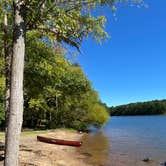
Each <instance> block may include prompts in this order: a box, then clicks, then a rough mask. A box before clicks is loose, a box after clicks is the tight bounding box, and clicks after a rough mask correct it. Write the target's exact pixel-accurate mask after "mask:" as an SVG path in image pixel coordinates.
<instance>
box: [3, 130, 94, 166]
mask: <svg viewBox="0 0 166 166" xmlns="http://www.w3.org/2000/svg"><path fill="white" fill-rule="evenodd" d="M25 133H26V132H25ZM37 135H40V136H46V137H52V138H57V139H64V140H73V141H81V140H82V137H83V135H84V133H78V132H74V131H69V130H65V129H55V130H48V131H45V132H42V131H41V132H34V133H33V132H31V133H29V134H21V138H20V152H19V165H20V166H77V165H78V166H79V165H80V166H92V165H89V164H87V163H86V162H85V159H86V156H84V155H83V154H81V153H80V152H79V149H78V148H79V147H71V146H63V145H54V144H47V143H43V142H39V141H37V139H36V136H37ZM2 141H4V140H2V139H1V142H2ZM1 155H3V151H1ZM0 166H3V161H0Z"/></svg>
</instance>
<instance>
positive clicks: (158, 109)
mask: <svg viewBox="0 0 166 166" xmlns="http://www.w3.org/2000/svg"><path fill="white" fill-rule="evenodd" d="M165 113H166V100H153V101H148V102H137V103H130V104H126V105H120V106H116V107H111V108H110V114H111V115H113V116H120V115H122V116H125V115H159V114H165Z"/></svg>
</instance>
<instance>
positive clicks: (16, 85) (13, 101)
mask: <svg viewBox="0 0 166 166" xmlns="http://www.w3.org/2000/svg"><path fill="white" fill-rule="evenodd" d="M13 8H14V31H13V55H12V68H11V88H10V92H11V95H10V114H9V122H8V130H7V146H6V151H5V164H4V165H5V166H18V155H19V139H20V133H21V127H22V119H23V72H24V55H25V33H26V26H25V19H24V18H25V17H24V14H25V13H24V10H25V7H24V1H23V0H14V1H13Z"/></svg>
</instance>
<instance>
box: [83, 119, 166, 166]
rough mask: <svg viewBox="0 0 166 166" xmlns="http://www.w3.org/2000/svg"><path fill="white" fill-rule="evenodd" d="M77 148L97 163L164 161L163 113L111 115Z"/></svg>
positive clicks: (117, 165)
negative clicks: (159, 114) (100, 127)
mask: <svg viewBox="0 0 166 166" xmlns="http://www.w3.org/2000/svg"><path fill="white" fill-rule="evenodd" d="M80 151H81V153H83V154H85V155H86V156H87V158H86V159H87V160H86V161H87V162H89V163H91V164H93V165H97V166H161V165H162V163H164V162H166V116H126V117H111V118H110V120H109V122H108V123H107V124H106V125H105V127H103V128H102V129H100V130H98V131H97V132H94V133H91V134H89V135H86V136H85V138H84V143H83V146H82V147H81V149H80ZM145 158H150V159H151V161H150V162H148V163H146V162H144V161H142V160H143V159H145Z"/></svg>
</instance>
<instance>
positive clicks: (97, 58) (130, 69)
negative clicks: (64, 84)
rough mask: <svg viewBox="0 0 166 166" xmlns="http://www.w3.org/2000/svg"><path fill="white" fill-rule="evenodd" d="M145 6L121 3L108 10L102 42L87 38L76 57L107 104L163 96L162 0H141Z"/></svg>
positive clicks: (165, 28)
mask: <svg viewBox="0 0 166 166" xmlns="http://www.w3.org/2000/svg"><path fill="white" fill-rule="evenodd" d="M145 2H146V3H148V5H149V8H137V7H130V6H129V5H124V4H121V5H120V6H119V7H118V10H117V13H116V18H117V19H116V18H115V17H113V16H112V14H111V13H110V11H109V10H108V9H105V10H103V11H102V12H101V14H104V15H106V16H107V19H108V22H107V25H106V30H107V31H108V33H109V34H110V36H111V38H110V39H109V40H107V41H106V42H105V43H104V44H103V45H99V44H96V42H95V41H93V40H91V39H89V40H88V41H84V43H83V45H82V51H83V55H80V56H79V58H78V61H79V63H80V64H81V66H82V68H83V70H84V71H85V73H86V74H87V76H88V78H89V79H90V80H91V82H92V84H93V87H94V88H95V89H96V90H97V91H98V92H99V95H100V98H101V100H102V101H103V102H105V103H106V104H107V105H108V106H115V105H121V104H127V103H130V102H137V101H149V100H154V99H164V98H166V8H165V7H166V1H165V0H145Z"/></svg>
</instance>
